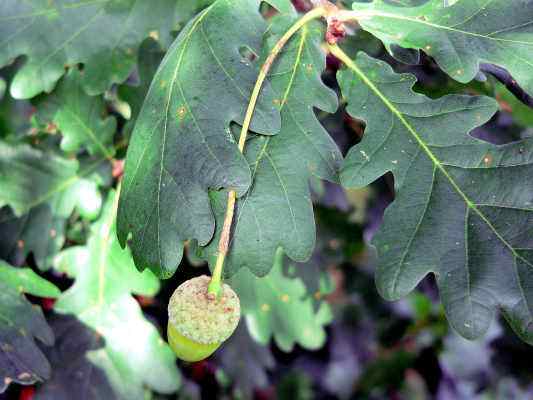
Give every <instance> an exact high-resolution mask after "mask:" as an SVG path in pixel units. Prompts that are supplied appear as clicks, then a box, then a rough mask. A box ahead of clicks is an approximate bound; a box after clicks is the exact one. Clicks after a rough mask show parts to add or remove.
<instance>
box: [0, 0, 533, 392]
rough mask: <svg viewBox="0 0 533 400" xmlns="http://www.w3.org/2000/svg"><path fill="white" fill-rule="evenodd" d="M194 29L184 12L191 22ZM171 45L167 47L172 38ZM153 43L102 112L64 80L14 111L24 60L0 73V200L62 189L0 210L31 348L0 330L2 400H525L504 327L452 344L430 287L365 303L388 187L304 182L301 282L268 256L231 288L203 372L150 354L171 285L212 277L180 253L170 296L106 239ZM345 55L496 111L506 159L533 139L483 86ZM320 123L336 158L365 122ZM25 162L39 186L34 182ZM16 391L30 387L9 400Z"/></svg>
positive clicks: (431, 91) (526, 121)
mask: <svg viewBox="0 0 533 400" xmlns="http://www.w3.org/2000/svg"><path fill="white" fill-rule="evenodd" d="M420 2H421V1H411V2H408V1H406V2H405V3H406V4H407V3H408V4H415V3H420ZM200 3H202V4H201V6H205V5H207V4H208V2H206V1H204V2H200ZM294 3H295V5H296V6H298V7H300V8H302V9H304V8H305V7H306V2H304V1H295V2H294ZM195 11H197V9H196V8H195V7H192V6H191V9H190V10H187V11H186V12H189V13H191V14H192V13H193V12H195ZM174 28H175V29H174V31H173V32H174V35H175V34H176V33H177V31H179V28H180V27H174ZM152 36H154V37H150V38H148V39H146V40H145V41H144V42H143V43H142V44H141V46H140V50H139V54H138V63H137V65H136V67H135V69H134V72H133V73H132V74H131V75H130V77H129V78H128V79H127V80H126V81H125V82H124V83H122V84H115V85H113V86H112V87H111V89H109V90H107V91H106V92H105V93H103V94H101V95H97V96H89V95H87V94H86V92H85V91H83V90H82V87H81V85H82V83H81V81H80V79H79V78H80V76H81V74H83V71H82V70H79V69H78V68H77V67H75V66H74V67H70V69H69V72H68V73H67V74H66V75H64V76H63V77H62V78H61V79H60V81H59V83H58V86H57V87H56V89H55V90H54V91H53V92H52V93H51V94H41V95H39V96H37V97H34V98H32V99H31V100H16V99H14V98H12V97H11V96H10V94H9V91H8V90H6V88H8V87H9V85H10V82H11V81H12V79H13V76H14V72H15V71H17V70H18V69H19V68H20V65H21V64H22V63H23V59H22V58H20V57H19V58H17V59H15V60H14V61H13V62H12V63H11V64H10V65H8V66H6V67H4V68H2V69H0V98H1V100H0V140H1V141H0V151H1V152H2V156H3V160H2V161H0V163H2V162H4V163H5V164H4V166H5V168H7V165H9V168H10V169H9V173H10V174H11V175H12V176H13V179H12V181H11V183H10V182H9V181H8V182H7V183H6V182H3V183H4V184H5V185H7V186H5V187H3V188H2V190H9V184H11V185H17V184H20V182H21V181H24V182H25V180H28V182H27V185H28V186H29V187H33V189H34V190H35V191H37V192H38V191H39V190H40V191H42V192H43V193H49V190H48V189H49V188H50V187H56V188H57V189H56V190H55V191H54V192H53V194H52V195H49V196H47V197H45V198H43V197H39V196H37V197H35V196H34V197H33V198H30V199H28V198H21V199H18V200H19V201H18V202H17V203H16V204H17V207H18V210H17V213H16V214H15V212H14V210H13V209H12V208H11V207H8V206H4V207H2V208H1V209H0V257H1V258H2V259H3V260H5V262H7V263H9V264H10V265H11V266H10V265H8V264H6V263H5V262H2V263H1V264H0V269H2V268H3V269H4V270H5V269H6V268H7V269H9V268H11V269H12V271H11V272H13V271H15V272H16V274H17V275H16V276H14V275H13V274H11V275H9V276H10V277H11V278H10V280H7V278H5V277H6V276H7V275H3V278H4V280H3V281H2V282H1V286H2V287H4V286H6V287H5V288H3V289H2V293H10V291H15V292H16V294H17V296H19V297H17V302H18V303H17V304H18V307H22V308H21V309H26V308H28V307H29V308H30V309H33V311H32V312H34V313H36V314H37V315H36V316H35V320H34V321H33V322H31V323H30V325H27V324H28V321H19V322H18V323H19V324H21V326H25V328H26V331H27V332H26V334H27V333H30V334H32V335H34V336H35V338H36V339H37V340H36V341H34V340H33V339H31V338H30V339H28V338H27V337H26V334H22V335H21V334H20V332H19V333H17V332H7V331H6V329H2V330H1V335H3V336H2V337H3V338H4V339H3V340H5V338H6V337H9V338H12V339H13V340H15V339H16V340H15V342H16V343H19V344H20V343H23V346H28V347H24V348H23V349H22V350H21V352H20V353H19V354H15V355H13V354H12V353H10V354H11V356H10V357H11V358H10V359H9V360H10V363H11V364H10V365H9V366H8V365H6V364H5V363H4V364H2V365H1V366H2V368H5V371H7V372H6V373H5V374H4V369H2V371H3V372H2V374H3V375H2V376H1V378H2V379H3V382H4V384H5V386H6V387H7V390H6V391H5V392H4V393H3V394H0V399H12V398H19V399H24V400H27V399H31V398H35V399H54V400H57V399H74V398H87V399H96V398H100V399H114V398H129V399H137V398H144V399H154V400H156V399H161V400H162V399H176V398H177V399H191V400H192V399H212V398H228V399H230V398H235V399H252V398H255V399H271V398H277V399H282V400H285V399H287V400H289V399H290V400H299V399H302V400H305V399H352V398H361V399H437V400H452V399H529V398H533V385H532V384H531V382H532V378H533V366H532V365H531V359H532V357H533V349H532V348H531V347H529V346H528V345H526V344H524V343H523V342H521V341H520V340H519V339H518V338H517V337H516V336H515V335H514V334H512V333H511V332H510V331H509V329H508V327H507V325H506V324H505V322H503V321H501V322H500V323H495V324H494V325H493V326H492V328H491V330H490V333H489V334H488V335H487V336H486V337H485V338H484V339H482V340H478V341H467V340H465V339H462V338H461V337H459V336H458V335H457V334H455V333H454V332H453V331H452V330H451V329H450V328H449V325H448V323H447V322H446V319H445V316H444V313H443V310H442V307H441V306H440V303H439V299H438V293H437V290H436V286H435V284H434V282H433V280H432V279H431V278H428V279H425V280H424V281H423V282H422V283H421V284H420V286H419V287H418V288H417V290H416V292H414V293H413V294H411V295H410V296H408V297H407V298H405V299H403V300H401V301H398V302H394V303H386V302H385V301H384V300H383V299H381V298H380V297H379V295H378V294H377V291H376V289H375V285H374V279H373V274H374V268H375V255H374V253H373V250H372V248H370V247H369V246H368V243H369V241H370V239H371V238H372V236H373V234H374V233H375V231H376V229H377V227H378V226H379V224H380V219H381V217H382V214H383V211H384V209H385V208H386V206H387V205H388V204H389V203H390V202H391V201H392V200H393V195H394V194H393V187H394V182H393V178H392V176H385V177H383V178H381V179H379V180H378V181H377V182H375V183H374V184H373V185H371V186H370V187H368V188H366V189H364V190H353V191H345V190H344V189H342V188H341V187H339V186H336V185H333V184H329V183H323V182H319V181H312V182H311V185H312V188H313V194H314V196H313V198H314V203H315V206H316V208H315V216H316V219H317V226H318V232H317V247H316V250H315V252H314V254H313V256H312V258H311V259H310V260H309V261H308V262H307V263H303V264H301V265H298V264H295V263H292V262H288V260H286V259H285V257H284V255H283V254H282V253H278V254H277V257H276V261H275V266H274V268H273V270H272V272H271V273H270V274H269V275H268V276H267V277H266V278H263V279H258V278H256V277H255V276H253V275H251V274H250V273H249V272H247V271H242V272H240V273H239V274H238V276H236V277H234V278H233V279H232V282H231V283H232V285H233V287H234V288H235V290H236V291H237V292H238V293H239V296H240V299H241V303H242V310H243V318H242V320H241V323H240V326H239V328H238V330H237V332H236V333H235V334H234V335H233V336H232V337H231V339H230V340H228V342H226V343H225V344H224V345H223V346H222V347H221V349H220V350H219V351H218V352H217V353H216V354H215V355H214V356H213V357H211V358H210V359H208V360H206V361H203V362H199V363H194V364H187V363H177V364H176V363H175V362H174V360H173V358H172V356H171V355H170V353H169V349H168V348H167V347H166V345H164V344H163V341H162V339H163V338H164V327H166V323H167V309H166V306H167V300H168V298H169V296H170V295H171V293H172V292H173V290H174V288H175V287H176V286H178V285H179V284H180V283H181V282H183V281H185V280H186V279H189V278H191V277H193V276H197V275H200V274H205V273H209V271H208V269H207V267H206V266H205V264H203V263H202V262H201V261H200V259H199V258H198V257H197V256H196V254H195V247H194V244H193V243H190V244H189V246H188V247H187V258H186V259H184V261H183V263H182V265H181V267H180V269H179V272H178V273H177V274H175V276H174V277H173V278H172V279H169V280H165V281H161V282H158V281H157V279H155V277H154V276H153V275H151V273H150V272H149V271H146V272H145V273H143V275H140V274H138V273H137V272H136V270H135V268H134V265H133V263H132V259H131V254H130V253H129V251H128V250H122V249H121V248H120V247H119V246H118V244H117V243H116V239H114V216H113V211H112V206H111V203H112V202H113V198H114V196H115V194H114V189H113V186H115V183H116V181H117V179H116V178H117V176H118V175H119V174H120V170H121V167H122V165H121V160H122V159H123V158H124V155H125V149H126V147H127V143H128V140H129V135H130V134H131V130H132V126H133V124H134V121H135V117H136V115H137V113H138V112H139V109H140V106H141V104H142V99H143V97H144V95H145V94H146V92H147V90H148V86H149V84H150V81H151V77H152V76H153V74H154V73H155V70H156V68H157V66H158V64H159V62H160V61H161V59H162V57H163V55H164V49H165V48H166V47H167V46H168V40H167V39H165V40H159V41H158V40H156V39H158V38H157V37H155V35H152ZM342 47H343V48H344V49H345V51H346V52H347V53H349V54H352V55H353V54H355V53H356V52H357V51H359V50H363V51H365V52H367V53H369V54H370V55H372V56H374V57H378V58H381V59H384V60H386V61H387V62H388V63H390V64H391V65H393V67H394V69H395V70H396V71H397V72H411V73H414V74H415V75H416V76H417V78H418V83H417V85H416V87H415V89H416V90H417V91H419V92H421V93H424V94H426V95H428V96H430V97H439V96H442V95H443V94H446V93H467V94H487V95H489V96H493V97H495V98H496V99H497V100H498V102H499V104H500V109H501V111H500V112H498V114H496V116H495V117H494V118H493V119H492V120H491V121H489V122H488V123H487V124H485V125H484V126H483V127H481V128H479V129H477V130H476V131H475V132H474V133H473V134H474V135H475V136H477V137H479V138H482V139H484V140H488V141H491V142H494V143H507V142H510V141H513V140H516V139H518V138H523V137H526V136H529V135H531V133H532V132H533V131H532V129H533V112H532V110H531V108H528V107H527V106H526V105H524V104H523V103H522V102H520V101H518V100H517V99H516V97H515V96H514V95H513V94H511V93H510V92H509V91H508V90H507V89H506V87H505V86H504V85H503V84H502V83H501V82H499V81H498V80H497V79H496V78H494V76H493V75H492V74H490V73H483V72H481V73H480V74H479V75H478V77H477V78H476V80H475V81H473V82H471V83H469V84H466V85H465V84H459V83H457V82H455V81H453V80H451V79H449V78H448V77H447V75H445V74H444V73H442V72H441V71H440V70H439V68H438V67H437V65H436V64H435V63H434V62H433V61H432V59H431V58H429V57H427V56H425V55H424V54H422V53H418V52H416V53H413V52H405V51H402V50H401V49H398V54H395V57H394V58H393V57H391V56H390V55H388V53H387V52H386V51H385V50H384V48H383V46H382V45H381V43H380V42H379V41H378V40H377V39H375V38H373V37H372V36H371V35H370V34H368V33H365V32H362V31H360V30H357V29H355V30H354V31H353V32H351V35H350V36H348V38H347V39H346V40H345V41H344V42H343V44H342ZM338 67H339V63H338V61H337V60H335V59H333V58H332V57H328V69H327V71H326V72H325V73H324V77H323V78H324V81H325V82H326V83H327V84H328V85H329V86H330V87H332V88H334V89H337V86H336V82H335V78H334V76H335V71H336V69H337V68H338ZM317 115H318V117H319V118H320V120H321V122H322V123H323V125H324V126H325V127H326V129H327V130H328V131H329V132H330V134H331V135H332V136H333V137H334V139H335V141H336V142H337V143H338V144H339V146H340V147H341V149H342V151H343V152H344V153H346V151H347V149H348V148H349V147H350V146H352V145H354V144H355V143H357V142H358V141H359V140H360V138H361V135H362V134H363V130H364V126H363V125H362V124H361V122H360V121H356V120H353V119H350V118H349V117H347V116H346V114H345V113H344V112H343V109H342V107H341V108H340V109H339V111H338V112H337V113H336V114H334V115H328V114H325V113H320V112H318V114H317ZM80 127H81V128H83V129H89V130H90V131H94V132H98V135H99V143H100V145H99V146H94V145H93V144H91V143H90V142H88V141H87V139H86V136H84V135H80V133H79V132H80V129H81V128H80ZM21 162H23V163H25V164H26V165H31V166H32V168H34V170H38V171H42V172H43V173H42V176H37V175H35V174H33V175H28V170H27V169H24V168H23V166H21V165H22V163H21ZM32 180H33V182H32ZM22 266H26V267H30V268H32V269H33V270H34V271H36V272H40V273H41V276H42V277H44V278H45V279H46V280H48V281H49V282H46V281H43V280H42V278H38V277H36V276H34V275H35V274H33V275H32V274H30V273H31V271H30V270H28V269H21V268H19V267H22ZM101 274H104V275H103V277H102V275H101ZM21 276H22V277H21ZM17 279H18V280H17ZM20 279H24V282H27V284H26V285H21V284H20ZM102 279H104V280H105V285H103V281H102ZM4 281H5V282H4ZM28 282H29V283H28ZM50 282H52V283H53V284H51V283H50ZM54 285H55V286H57V288H59V289H61V290H62V293H61V294H59V291H57V288H56V287H55V286H54ZM19 292H23V293H25V294H26V295H25V297H20V295H19V294H18V293H19ZM56 298H57V301H56V300H55V299H56ZM2 303H3V304H2V306H4V305H5V304H7V303H6V302H4V301H2ZM95 304H97V307H96V308H95ZM30 305H36V306H40V309H39V308H32V307H30ZM2 306H0V311H1V310H2ZM41 310H42V312H41ZM43 315H44V317H45V319H46V321H48V325H49V327H48V326H47V325H46V322H45V321H44V319H43ZM43 324H44V325H43ZM31 325H33V326H31ZM48 330H50V332H49V331H48ZM51 332H53V333H54V335H55V343H54V344H53V345H52V341H51V340H50V333H51ZM20 340H24V341H23V342H21V341H20ZM36 344H37V346H39V348H40V350H39V349H37V348H36V347H35V345H36ZM21 346H22V345H21ZM25 351H27V352H31V354H32V356H30V358H29V359H28V353H25ZM2 352H4V354H3V356H4V357H6V354H7V352H6V349H5V348H2ZM0 355H2V353H0ZM43 357H46V359H48V362H49V365H48V364H47V362H46V360H44V361H43ZM8 367H9V368H14V369H13V370H8ZM16 377H18V379H16ZM43 378H44V379H45V381H44V383H43V382H41V381H42V380H43ZM12 381H15V382H19V383H23V384H25V385H28V386H22V385H8V384H9V383H11V382H12Z"/></svg>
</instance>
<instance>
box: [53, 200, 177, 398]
mask: <svg viewBox="0 0 533 400" xmlns="http://www.w3.org/2000/svg"><path fill="white" fill-rule="evenodd" d="M117 197H118V196H117V195H116V194H115V193H114V192H111V194H110V195H109V198H108V200H107V202H106V204H105V206H104V210H103V211H102V215H101V217H100V219H99V220H98V221H97V222H96V223H95V224H94V225H93V227H92V230H91V235H90V237H89V240H88V243H87V245H86V246H75V247H70V248H68V249H67V250H65V251H63V252H62V253H60V254H59V255H58V256H57V258H56V268H57V269H58V270H60V271H63V272H65V273H67V275H69V276H72V277H74V278H75V281H74V284H73V286H72V287H71V288H70V289H68V290H67V291H66V292H64V293H63V294H62V295H61V296H60V297H59V299H58V300H57V302H56V305H55V307H54V310H55V311H56V312H58V313H60V314H73V315H74V316H75V317H77V318H78V320H79V321H80V322H81V323H83V324H85V325H86V326H87V327H88V328H89V329H91V330H93V331H94V332H95V335H94V337H95V340H96V339H97V338H98V337H101V338H103V340H104V345H103V346H97V347H98V348H97V349H94V350H90V351H88V353H87V355H86V356H87V358H88V359H89V360H90V362H91V363H92V364H94V365H95V366H96V367H97V368H99V369H101V370H103V371H104V372H105V375H106V377H107V380H108V382H109V384H110V386H111V388H112V390H113V393H114V397H112V398H113V399H114V398H117V399H143V398H144V397H143V393H144V389H143V388H144V385H146V386H148V387H149V388H151V389H153V390H155V391H157V392H161V393H172V392H174V391H176V390H177V388H178V386H179V382H180V375H179V373H178V370H177V369H176V366H175V362H174V360H175V357H174V355H173V353H172V351H171V350H170V347H169V346H168V345H167V344H166V343H165V342H164V341H163V339H162V338H161V336H160V334H159V332H158V331H157V329H156V328H155V327H154V326H153V325H152V324H151V323H150V322H148V321H147V320H146V318H145V317H144V316H143V313H142V310H141V308H140V306H139V304H138V303H137V302H136V301H135V299H134V298H133V297H132V293H135V294H139V295H143V296H154V295H155V294H156V293H157V291H158V290H159V280H158V279H157V278H156V277H155V276H154V275H153V274H152V273H151V272H150V271H145V272H143V273H140V272H138V271H137V269H136V268H135V265H134V263H133V259H132V257H131V253H130V251H129V250H128V249H122V248H121V247H120V244H119V243H118V240H117V238H116V232H115V230H116V227H115V225H116V224H115V216H116V207H117V202H118V198H117ZM89 378H90V376H87V377H86V379H89ZM71 384H79V383H77V382H75V381H72V382H71ZM84 386H85V387H86V388H87V389H86V390H88V391H89V390H91V388H90V387H88V386H87V385H84ZM84 395H85V394H84Z"/></svg>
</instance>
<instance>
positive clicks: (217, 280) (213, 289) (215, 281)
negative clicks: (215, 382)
mask: <svg viewBox="0 0 533 400" xmlns="http://www.w3.org/2000/svg"><path fill="white" fill-rule="evenodd" d="M328 12H329V9H328V7H326V6H320V7H316V8H314V9H312V10H311V11H309V12H307V13H306V14H304V15H303V16H302V17H301V18H300V19H299V20H298V21H296V22H295V23H294V25H292V26H291V27H290V28H289V29H288V30H287V32H285V33H284V34H283V36H282V37H281V38H280V39H279V40H278V41H277V42H276V44H275V45H274V47H273V48H272V50H270V52H269V54H268V57H267V58H266V60H265V62H264V63H263V65H262V66H261V69H260V71H259V75H258V77H257V80H256V82H255V85H254V88H253V91H252V95H251V97H250V102H249V103H248V107H247V109H246V114H245V116H244V121H243V124H242V129H241V133H240V136H239V143H238V147H239V151H240V152H241V153H243V151H244V145H245V143H246V138H247V135H248V129H249V127H250V123H251V121H252V116H253V113H254V110H255V106H256V104H257V99H258V98H259V94H260V92H261V87H262V86H263V83H264V81H265V79H266V77H267V75H268V71H269V70H270V68H271V67H272V64H273V63H274V60H275V59H276V57H277V56H278V54H279V53H280V51H281V49H282V48H283V47H284V46H285V44H286V43H287V42H288V41H289V39H290V38H291V37H292V36H293V35H294V34H295V33H296V32H298V30H300V29H301V28H302V27H303V26H304V25H305V24H307V23H308V22H310V21H312V20H314V19H317V18H321V17H323V16H325V15H327V14H328ZM236 197H237V194H236V192H235V190H230V191H229V192H228V201H227V205H226V215H225V217H224V225H223V226H222V233H221V234H220V240H219V242H218V254H217V260H216V263H215V268H214V269H213V275H212V277H211V282H210V283H209V286H208V289H207V291H208V293H209V294H212V295H215V296H218V295H219V294H220V288H221V282H222V274H223V271H224V261H225V258H226V254H227V253H228V248H229V238H230V234H231V225H232V222H233V214H234V212H235V200H236Z"/></svg>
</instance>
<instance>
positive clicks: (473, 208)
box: [338, 53, 533, 343]
mask: <svg viewBox="0 0 533 400" xmlns="http://www.w3.org/2000/svg"><path fill="white" fill-rule="evenodd" d="M347 64H348V67H349V69H347V70H344V71H341V72H340V73H339V75H338V78H339V83H340V86H341V90H342V93H343V96H344V97H345V98H346V99H347V101H348V107H347V111H348V112H349V113H350V115H352V116H354V117H356V118H361V119H363V120H364V121H365V122H366V130H365V135H364V137H363V140H362V141H361V143H360V144H358V145H356V146H355V147H354V148H352V149H351V150H350V152H349V154H348V156H347V158H346V161H345V165H344V167H343V170H342V172H341V178H342V181H343V184H344V185H346V186H348V187H359V186H364V185H367V184H369V183H370V182H372V181H374V180H375V179H377V178H378V177H379V176H381V175H383V174H385V173H386V172H388V171H391V172H392V173H393V175H394V178H395V189H396V198H395V200H394V202H393V203H392V205H391V206H389V208H388V209H387V211H386V212H385V216H384V220H383V223H382V226H381V228H380V230H379V232H378V233H377V235H376V236H375V238H374V244H375V246H376V248H377V251H378V255H379V263H378V271H377V278H376V279H377V285H378V289H379V291H380V293H381V294H382V295H383V296H384V297H385V298H387V299H397V298H399V297H401V296H403V295H405V294H407V293H408V292H409V291H411V290H412V289H413V288H414V287H415V286H416V285H417V284H418V283H419V282H420V280H421V279H422V278H423V277H424V276H425V275H426V274H428V273H430V272H433V273H434V274H435V275H436V277H437V284H438V286H439V288H440V295H441V299H442V302H443V304H444V307H445V311H446V314H447V315H448V319H449V321H450V322H451V324H452V326H453V327H454V328H455V329H456V330H458V331H459V333H461V334H462V335H463V336H465V337H467V338H476V337H479V336H480V335H482V334H483V333H484V332H486V331H487V329H488V327H489V325H490V323H491V320H492V319H493V317H494V314H495V310H496V309H500V310H501V311H502V313H503V314H504V315H505V317H506V318H507V319H508V321H509V322H510V324H511V326H512V327H513V329H514V330H515V331H516V332H517V333H518V334H519V335H520V336H521V337H522V338H523V339H524V340H526V341H528V342H530V343H532V342H533V332H532V330H531V322H532V321H533V319H532V315H533V314H532V310H533V307H532V304H533V303H532V298H533V297H532V296H533V292H532V288H533V287H532V286H531V282H532V276H531V271H532V269H531V268H532V267H533V257H532V254H533V253H532V251H533V241H532V238H533V235H532V233H533V232H532V230H531V229H532V228H531V226H532V224H531V222H532V218H533V213H532V212H531V211H533V188H532V187H531V185H530V184H528V183H527V182H528V181H527V177H528V176H529V175H530V174H531V173H532V168H533V167H532V160H533V158H532V154H533V141H532V140H531V139H525V140H522V141H519V142H515V143H510V144H507V145H502V146H495V145H492V144H489V143H486V142H482V141H480V140H478V139H475V138H473V137H471V136H469V135H466V134H465V133H466V132H468V131H470V130H471V129H472V128H474V127H475V126H478V125H480V124H482V123H483V122H485V121H487V120H488V119H489V118H490V117H491V116H492V115H493V114H494V112H495V111H496V103H495V101H494V100H492V99H489V98H486V97H479V96H473V97H469V96H461V95H449V96H444V97H442V98H439V99H436V100H431V99H429V98H427V97H425V96H423V95H420V94H417V93H415V92H413V91H412V86H413V84H414V83H415V78H414V77H413V76H411V75H408V74H396V73H394V72H393V71H392V69H391V68H390V67H389V66H387V65H386V64H384V63H383V62H380V61H376V60H374V59H372V58H370V57H368V56H365V55H364V54H362V53H360V54H359V55H358V56H357V59H356V61H350V60H348V61H347Z"/></svg>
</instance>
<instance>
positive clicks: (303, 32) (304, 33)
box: [230, 25, 307, 244]
mask: <svg viewBox="0 0 533 400" xmlns="http://www.w3.org/2000/svg"><path fill="white" fill-rule="evenodd" d="M306 37H307V27H306V26H305V25H304V26H302V29H301V38H300V43H299V45H298V52H297V54H296V60H295V62H294V64H293V68H292V71H291V76H290V78H289V83H288V84H287V88H286V89H285V92H284V93H283V98H282V99H281V102H280V113H281V110H282V109H283V107H284V106H285V103H286V102H287V99H288V97H289V93H290V91H291V89H292V87H293V84H294V78H295V76H296V71H297V70H298V67H299V66H300V60H301V58H302V53H303V48H304V47H305V46H304V44H305V39H306ZM271 138H272V137H271V136H268V137H267V138H266V139H265V143H264V145H263V146H262V148H261V151H260V152H259V155H258V156H257V159H256V160H255V162H254V163H253V164H255V167H254V170H253V172H252V178H251V180H252V182H254V179H255V176H256V174H257V170H258V169H259V164H260V161H261V160H262V159H263V157H264V156H265V155H266V156H267V157H268V158H269V159H270V162H271V165H272V167H273V168H274V170H275V171H276V176H277V177H278V180H279V181H280V183H281V185H282V187H283V188H284V189H285V185H284V183H283V181H282V180H281V177H280V175H279V174H277V170H276V168H275V166H274V161H273V160H272V159H271V158H270V157H269V156H268V154H267V148H268V145H269V144H270V139H271ZM284 193H285V198H286V200H287V203H288V204H289V209H290V210H291V215H292V217H293V218H292V222H293V227H294V229H295V231H296V232H298V229H297V226H296V220H295V216H294V213H293V210H292V207H291V205H290V201H289V198H288V195H287V193H286V191H285V190H284ZM250 195H251V193H250V191H249V192H248V193H247V194H246V197H245V198H244V199H243V205H242V208H241V209H240V212H239V214H238V216H237V222H236V224H235V231H237V226H238V225H239V221H240V220H241V216H242V213H243V211H244V208H245V206H246V203H247V202H248V199H249V198H250ZM233 237H234V236H232V238H231V240H230V244H231V242H233Z"/></svg>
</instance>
